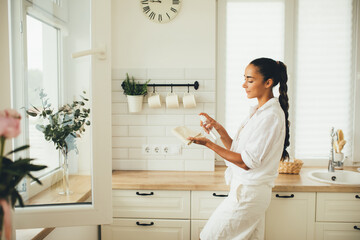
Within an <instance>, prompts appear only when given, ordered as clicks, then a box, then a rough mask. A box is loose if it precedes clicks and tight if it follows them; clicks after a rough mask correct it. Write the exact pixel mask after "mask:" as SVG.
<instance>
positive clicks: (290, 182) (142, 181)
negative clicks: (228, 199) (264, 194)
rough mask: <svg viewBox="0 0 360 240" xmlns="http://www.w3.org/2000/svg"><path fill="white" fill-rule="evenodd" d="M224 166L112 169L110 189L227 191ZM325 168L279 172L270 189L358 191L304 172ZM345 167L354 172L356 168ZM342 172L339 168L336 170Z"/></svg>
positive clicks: (358, 189)
mask: <svg viewBox="0 0 360 240" xmlns="http://www.w3.org/2000/svg"><path fill="white" fill-rule="evenodd" d="M225 169H226V167H225V166H217V167H216V168H215V171H214V172H179V171H133V170H127V171H113V175H112V188H113V189H135V190H136V189H144V190H150V189H153V190H198V191H228V190H229V186H227V185H226V184H225V180H224V171H225ZM316 169H325V168H324V167H303V168H302V169H301V171H300V174H299V175H291V174H279V176H278V178H277V179H276V181H275V187H274V188H273V192H360V183H359V185H352V186H350V185H335V184H327V183H320V182H317V181H314V180H311V179H310V178H309V177H308V176H307V174H308V172H310V171H313V170H316ZM344 170H349V171H356V167H345V168H344ZM338 171H341V170H338Z"/></svg>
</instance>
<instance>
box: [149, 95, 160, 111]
mask: <svg viewBox="0 0 360 240" xmlns="http://www.w3.org/2000/svg"><path fill="white" fill-rule="evenodd" d="M148 104H149V108H160V107H161V98H160V95H159V94H158V93H157V92H154V93H150V94H149V96H148Z"/></svg>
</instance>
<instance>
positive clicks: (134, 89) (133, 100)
mask: <svg viewBox="0 0 360 240" xmlns="http://www.w3.org/2000/svg"><path fill="white" fill-rule="evenodd" d="M149 81H150V80H148V81H146V82H145V83H144V84H140V83H139V82H137V83H136V82H135V79H134V77H131V80H130V77H129V74H127V73H126V79H125V80H124V81H123V83H122V87H123V89H124V94H125V95H126V96H127V100H128V106H129V112H131V113H135V112H140V111H141V109H142V102H143V98H144V96H145V95H146V94H147V84H148V82H149Z"/></svg>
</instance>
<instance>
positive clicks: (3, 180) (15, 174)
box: [0, 145, 46, 216]
mask: <svg viewBox="0 0 360 240" xmlns="http://www.w3.org/2000/svg"><path fill="white" fill-rule="evenodd" d="M27 148H29V145H25V146H22V147H19V148H17V149H15V150H14V151H11V152H9V153H8V154H6V155H5V156H0V161H2V168H1V169H0V198H3V199H6V198H7V197H10V199H11V205H12V206H14V204H15V202H16V201H18V202H19V204H20V206H22V207H23V206H24V203H23V200H22V198H21V195H20V194H19V192H18V191H17V189H16V186H17V185H18V183H19V182H20V181H21V179H23V178H24V177H25V176H29V177H30V178H31V179H33V180H34V181H35V182H37V183H39V184H41V182H40V181H39V179H37V178H36V177H34V176H33V175H31V173H30V172H32V171H40V170H42V169H44V168H46V166H44V165H35V164H32V163H31V162H32V161H33V160H34V159H33V158H20V159H18V160H16V161H12V160H10V159H9V158H8V157H7V156H8V155H11V154H12V153H15V152H19V151H22V150H25V149H27ZM1 210H2V209H1ZM1 215H2V214H0V216H1Z"/></svg>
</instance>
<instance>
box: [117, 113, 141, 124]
mask: <svg viewBox="0 0 360 240" xmlns="http://www.w3.org/2000/svg"><path fill="white" fill-rule="evenodd" d="M146 119H147V116H146V115H135V114H134V115H113V116H112V125H113V126H138V125H146V123H147V120H146Z"/></svg>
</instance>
